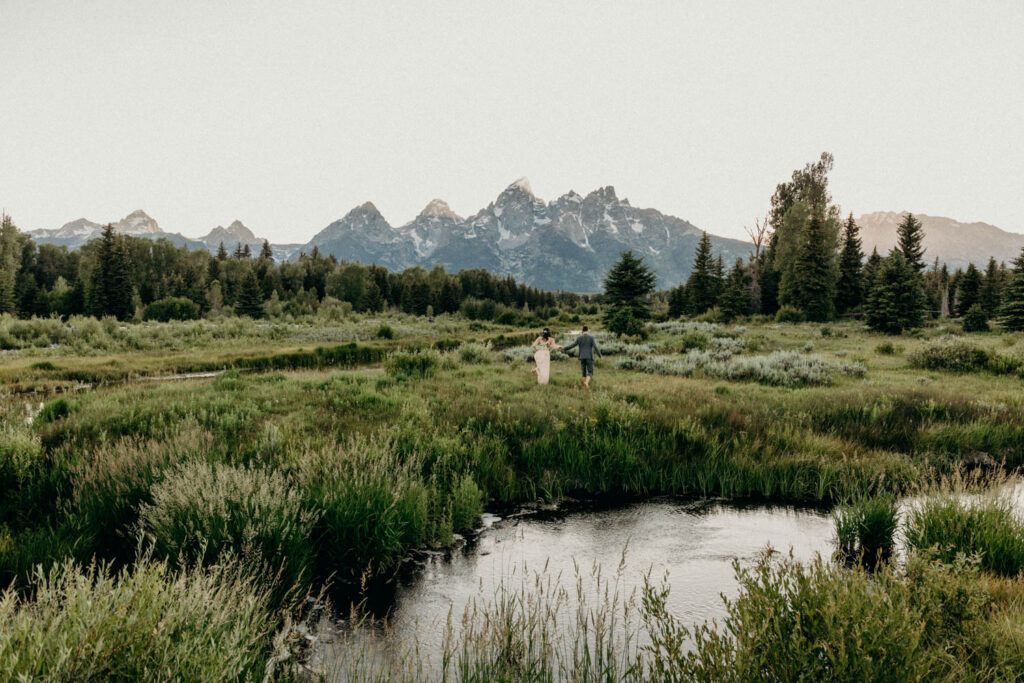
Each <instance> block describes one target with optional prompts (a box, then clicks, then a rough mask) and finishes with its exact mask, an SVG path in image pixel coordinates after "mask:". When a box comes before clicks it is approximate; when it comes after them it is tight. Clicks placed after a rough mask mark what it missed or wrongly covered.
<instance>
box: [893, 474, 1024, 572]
mask: <svg viewBox="0 0 1024 683" xmlns="http://www.w3.org/2000/svg"><path fill="white" fill-rule="evenodd" d="M905 535H906V542H907V546H908V547H909V548H912V549H919V550H932V551H933V552H935V553H936V554H937V556H938V557H940V558H942V559H943V560H944V561H946V562H952V561H953V560H954V559H955V558H956V557H957V556H958V555H967V556H971V555H977V556H978V557H979V561H980V563H981V566H982V567H983V568H984V569H986V570H988V571H991V572H994V573H996V574H1000V575H1003V576H1019V575H1020V574H1021V572H1022V571H1024V520H1021V517H1020V514H1019V512H1018V511H1017V510H1016V509H1015V508H1014V504H1013V502H1012V500H1011V499H1010V497H1009V495H1008V494H1007V493H1006V492H1005V491H1003V492H999V491H988V492H985V493H975V494H968V493H965V492H962V491H954V492H946V493H939V494H935V495H930V496H927V497H926V498H925V499H924V500H923V501H921V502H918V503H916V504H915V505H913V506H912V507H911V509H910V512H909V515H908V519H907V525H906V531H905Z"/></svg>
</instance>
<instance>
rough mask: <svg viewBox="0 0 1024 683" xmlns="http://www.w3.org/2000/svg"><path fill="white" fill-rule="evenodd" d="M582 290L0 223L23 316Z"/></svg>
mask: <svg viewBox="0 0 1024 683" xmlns="http://www.w3.org/2000/svg"><path fill="white" fill-rule="evenodd" d="M584 300H585V297H581V296H579V295H576V294H572V293H568V292H548V291H542V290H539V289H535V288H533V287H528V286H526V285H524V284H522V283H517V282H516V281H515V279H514V278H512V277H511V276H508V277H499V276H496V275H493V274H491V273H488V272H487V271H486V270H481V269H474V270H462V271H460V272H458V273H456V274H451V273H447V272H446V271H445V269H444V268H443V267H442V266H435V267H434V268H433V269H431V270H429V271H428V270H425V269H423V268H419V267H416V268H409V269H407V270H405V271H403V272H401V273H394V272H389V271H388V270H387V269H386V268H384V267H382V266H378V265H363V264H359V263H344V262H339V261H338V260H337V259H336V258H335V257H334V256H324V255H323V254H321V253H320V252H319V250H318V249H316V248H314V249H313V250H312V252H311V253H309V254H302V255H300V256H299V258H298V259H296V260H295V261H293V262H286V263H276V262H275V261H274V259H273V251H272V249H271V247H270V244H269V243H267V242H264V243H263V247H262V249H261V250H260V252H259V254H256V255H253V254H252V253H251V252H250V250H249V247H248V246H244V247H243V246H242V245H239V246H238V247H237V248H236V249H235V250H234V251H233V252H232V253H229V252H228V251H227V250H226V249H225V248H224V245H223V244H221V245H220V248H219V249H218V250H217V252H216V253H214V254H211V253H209V252H207V251H205V250H196V251H190V250H189V249H188V248H187V247H176V246H174V245H173V244H172V243H171V242H170V241H168V240H163V239H161V240H156V241H153V240H148V239H143V238H137V237H132V236H128V235H122V234H119V233H117V232H115V231H114V228H113V227H112V226H110V225H108V226H106V227H105V228H104V230H103V233H102V235H101V236H100V237H97V238H96V239H93V240H90V241H89V242H88V243H87V244H85V245H83V246H82V248H81V249H78V250H74V251H72V250H69V249H68V248H67V247H63V246H55V245H49V244H42V245H36V244H35V243H34V242H33V240H32V239H30V238H29V236H28V235H25V234H23V233H21V232H20V231H19V230H18V229H17V227H16V226H15V225H14V222H13V221H12V220H11V218H10V216H3V218H2V222H0V313H8V314H11V315H17V316H20V317H30V316H51V315H59V316H68V315H76V314H80V315H94V316H96V317H102V316H114V317H116V318H117V319H119V320H130V319H133V318H140V317H145V318H156V319H170V318H193V317H197V316H199V315H203V314H207V313H210V312H214V313H221V312H233V313H235V314H237V315H246V316H250V317H253V318H259V317H264V316H276V315H281V314H291V315H294V316H299V315H307V314H312V313H315V312H317V310H318V309H319V308H320V307H322V306H323V305H325V304H329V305H341V306H342V307H343V308H345V309H347V308H348V307H351V310H353V311H356V312H376V311H384V310H388V309H394V310H400V311H403V312H405V313H410V314H415V315H428V314H429V315H433V314H441V313H456V312H461V313H462V314H464V315H466V316H467V317H469V318H471V319H487V320H490V319H494V318H497V317H500V316H502V315H505V316H506V317H507V316H509V315H513V313H512V312H513V311H517V312H518V313H519V314H521V313H523V312H527V313H529V312H531V311H532V312H534V313H541V314H544V313H545V311H546V309H553V308H554V307H556V306H563V307H574V306H576V305H577V304H580V303H582V302H584Z"/></svg>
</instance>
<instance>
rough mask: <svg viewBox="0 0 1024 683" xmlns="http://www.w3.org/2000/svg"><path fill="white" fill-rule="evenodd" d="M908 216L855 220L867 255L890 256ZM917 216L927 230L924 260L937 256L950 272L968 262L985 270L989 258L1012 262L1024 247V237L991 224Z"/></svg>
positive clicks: (885, 215) (884, 213) (869, 216)
mask: <svg viewBox="0 0 1024 683" xmlns="http://www.w3.org/2000/svg"><path fill="white" fill-rule="evenodd" d="M905 215H906V213H905V212H902V211H900V212H896V211H878V212H875V213H868V214H864V215H863V216H861V217H860V218H855V219H854V220H855V221H856V222H857V225H858V226H859V227H860V235H861V240H862V242H863V246H864V253H865V254H867V255H870V254H871V250H872V249H874V248H876V247H877V248H878V253H879V254H881V255H882V256H885V255H886V254H888V253H889V250H890V249H892V248H893V247H894V246H896V226H898V225H899V224H900V221H902V220H903V217H904V216H905ZM914 217H915V218H917V219H918V220H919V221H921V228H922V229H923V230H924V240H923V246H924V249H925V251H924V260H925V261H926V262H927V263H928V264H929V266H930V265H931V263H932V261H934V260H935V258H936V257H938V259H939V261H940V262H944V263H945V264H946V266H947V267H949V269H950V270H956V269H957V268H966V267H967V264H968V263H973V264H974V265H975V266H977V267H978V268H981V269H984V267H985V264H987V263H988V260H989V258H990V257H995V259H996V261H1005V262H1006V263H1009V262H1010V261H1011V260H1013V259H1014V258H1016V257H1017V255H1019V254H1020V250H1021V249H1022V248H1024V235H1022V234H1020V233H1016V232H1006V231H1005V230H1001V229H999V228H997V227H996V226H994V225H989V224H988V223H961V222H960V221H957V220H954V219H952V218H944V217H942V216H926V215H924V214H914Z"/></svg>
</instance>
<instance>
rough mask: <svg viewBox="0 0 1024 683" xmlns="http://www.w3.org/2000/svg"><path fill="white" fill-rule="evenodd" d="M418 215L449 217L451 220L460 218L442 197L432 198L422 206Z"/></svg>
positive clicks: (459, 219)
mask: <svg viewBox="0 0 1024 683" xmlns="http://www.w3.org/2000/svg"><path fill="white" fill-rule="evenodd" d="M420 216H423V217H425V218H451V219H452V220H456V221H461V220H462V218H461V217H460V216H459V215H458V214H457V213H455V212H454V211H452V209H451V207H450V206H448V203H447V202H446V201H444V200H443V199H432V200H431V201H430V203H429V204H427V205H426V206H425V207H423V210H422V211H420Z"/></svg>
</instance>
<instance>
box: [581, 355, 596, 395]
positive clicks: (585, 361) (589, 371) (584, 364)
mask: <svg viewBox="0 0 1024 683" xmlns="http://www.w3.org/2000/svg"><path fill="white" fill-rule="evenodd" d="M580 369H581V370H582V371H583V386H584V387H586V388H587V389H590V378H591V377H593V376H594V361H592V360H591V359H589V358H580Z"/></svg>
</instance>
